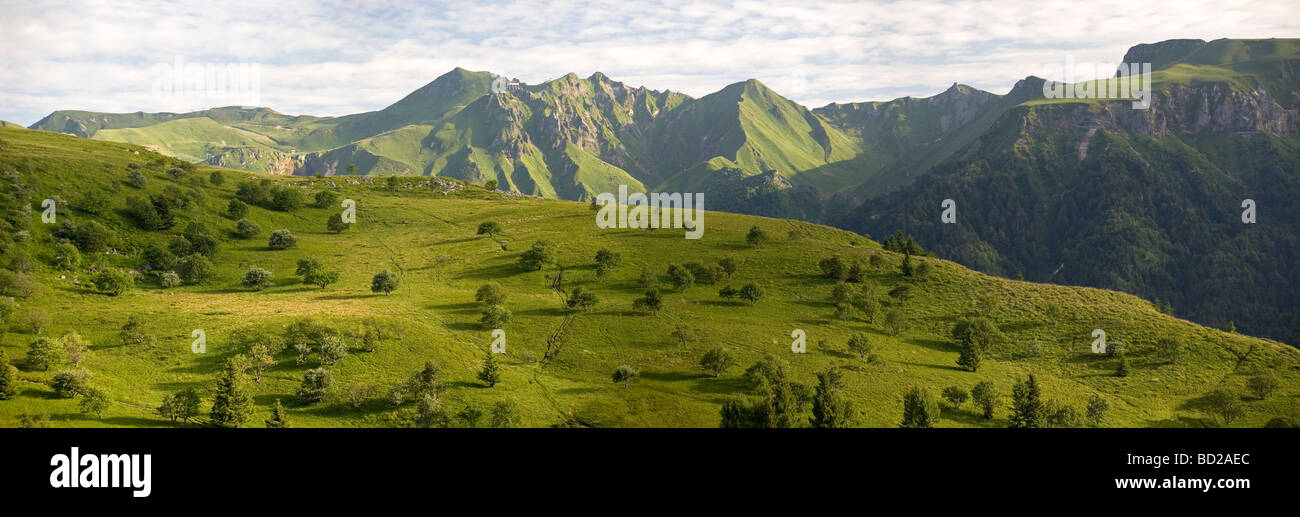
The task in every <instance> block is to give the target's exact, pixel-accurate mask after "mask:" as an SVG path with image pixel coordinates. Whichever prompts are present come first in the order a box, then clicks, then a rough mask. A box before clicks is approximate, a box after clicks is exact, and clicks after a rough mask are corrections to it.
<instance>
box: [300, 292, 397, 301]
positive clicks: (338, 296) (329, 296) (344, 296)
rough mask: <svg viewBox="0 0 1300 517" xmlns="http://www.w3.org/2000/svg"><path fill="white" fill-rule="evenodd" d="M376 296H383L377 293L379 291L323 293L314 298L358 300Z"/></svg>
mask: <svg viewBox="0 0 1300 517" xmlns="http://www.w3.org/2000/svg"><path fill="white" fill-rule="evenodd" d="M376 296H380V297H382V296H384V295H382V294H379V293H370V294H327V295H325V296H317V297H316V299H317V300H360V299H362V298H374V297H376Z"/></svg>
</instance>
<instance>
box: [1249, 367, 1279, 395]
mask: <svg viewBox="0 0 1300 517" xmlns="http://www.w3.org/2000/svg"><path fill="white" fill-rule="evenodd" d="M1277 387H1278V382H1277V377H1274V376H1273V375H1272V374H1270V373H1260V374H1256V375H1255V376H1253V377H1251V378H1250V379H1247V380H1246V389H1248V390H1250V392H1251V393H1253V394H1255V396H1256V397H1259V398H1260V399H1261V400H1262V399H1266V398H1268V397H1269V396H1271V395H1273V392H1274V391H1277Z"/></svg>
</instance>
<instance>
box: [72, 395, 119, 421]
mask: <svg viewBox="0 0 1300 517" xmlns="http://www.w3.org/2000/svg"><path fill="white" fill-rule="evenodd" d="M110 404H112V401H110V400H108V395H107V394H105V393H104V391H103V390H99V389H95V388H86V391H85V392H84V393H82V397H81V403H80V404H78V406H79V407H80V408H81V412H82V413H86V414H90V415H95V418H99V419H103V418H104V410H105V409H108V406H109V405H110Z"/></svg>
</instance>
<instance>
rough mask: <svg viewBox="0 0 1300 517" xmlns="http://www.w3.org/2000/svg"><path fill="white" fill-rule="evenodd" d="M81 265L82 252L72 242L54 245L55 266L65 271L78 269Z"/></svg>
mask: <svg viewBox="0 0 1300 517" xmlns="http://www.w3.org/2000/svg"><path fill="white" fill-rule="evenodd" d="M80 265H81V252H80V251H77V247H76V246H73V245H72V244H71V243H67V242H64V243H60V244H59V245H58V246H55V247H54V267H57V268H59V269H62V270H64V271H76V270H77V267H78V266H80Z"/></svg>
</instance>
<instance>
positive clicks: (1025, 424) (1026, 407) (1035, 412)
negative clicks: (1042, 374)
mask: <svg viewBox="0 0 1300 517" xmlns="http://www.w3.org/2000/svg"><path fill="white" fill-rule="evenodd" d="M1045 418H1046V415H1045V414H1044V411H1043V402H1042V400H1041V394H1040V393H1039V389H1038V379H1037V378H1035V377H1034V374H1032V373H1031V374H1029V378H1028V379H1025V380H1024V381H1022V382H1017V383H1016V384H1015V386H1012V388H1011V427H1016V428H1038V427H1043V423H1044V419H1045Z"/></svg>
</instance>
